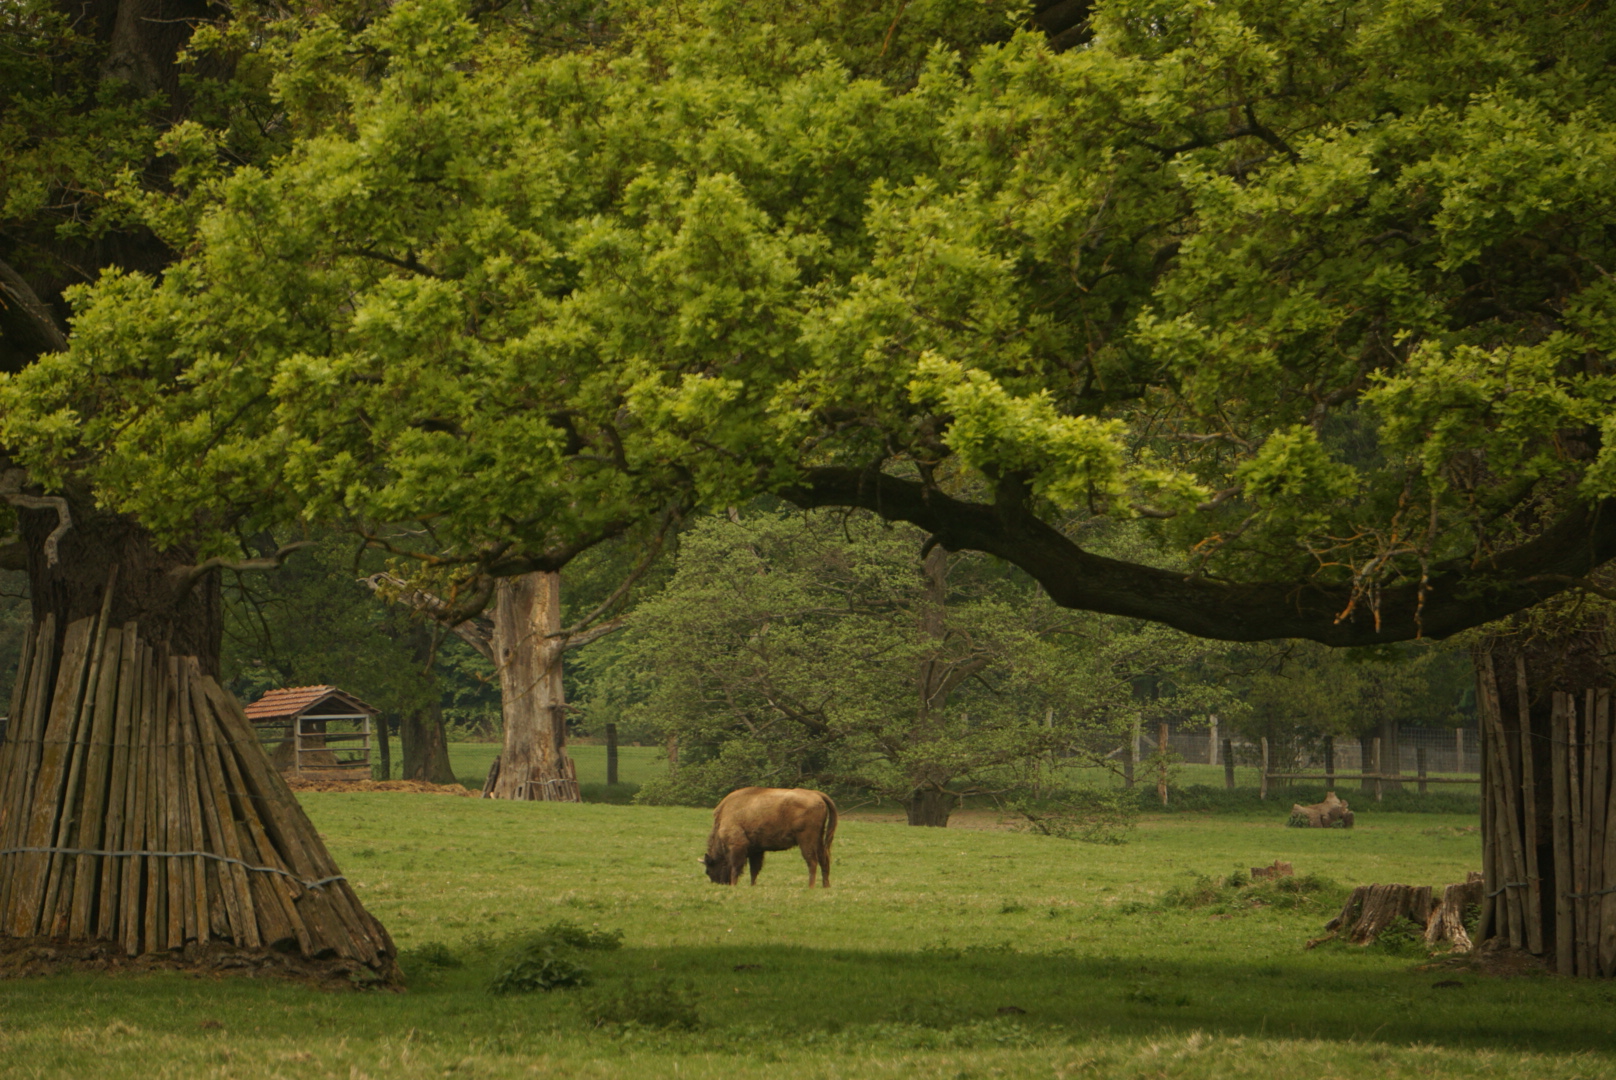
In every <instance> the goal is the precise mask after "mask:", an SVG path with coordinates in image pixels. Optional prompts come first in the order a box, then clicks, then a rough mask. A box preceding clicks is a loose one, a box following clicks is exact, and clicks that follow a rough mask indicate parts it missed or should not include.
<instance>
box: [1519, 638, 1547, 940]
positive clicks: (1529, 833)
mask: <svg viewBox="0 0 1616 1080" xmlns="http://www.w3.org/2000/svg"><path fill="white" fill-rule="evenodd" d="M1515 712H1516V715H1517V717H1518V719H1519V723H1520V732H1521V735H1520V768H1521V810H1522V813H1523V815H1524V817H1523V819H1522V826H1523V831H1522V843H1523V845H1524V846H1525V848H1526V947H1527V949H1529V950H1530V951H1531V952H1532V954H1533V955H1535V956H1542V955H1543V949H1544V941H1543V877H1542V874H1541V873H1540V868H1539V867H1538V816H1537V762H1536V758H1535V755H1534V752H1533V741H1534V740H1533V737H1532V699H1531V687H1530V685H1529V684H1528V683H1527V681H1526V657H1524V656H1522V655H1521V654H1520V653H1516V654H1515Z"/></svg>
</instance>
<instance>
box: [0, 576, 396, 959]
mask: <svg viewBox="0 0 1616 1080" xmlns="http://www.w3.org/2000/svg"><path fill="white" fill-rule="evenodd" d="M109 591H110V590H109ZM109 610H110V609H109V607H104V608H103V611H102V614H101V615H100V616H98V617H91V618H87V619H80V620H78V621H76V622H74V623H72V624H71V625H69V626H68V627H66V629H65V630H64V631H63V633H62V635H61V640H60V642H58V641H57V635H56V628H55V627H54V625H53V624H52V621H51V620H50V619H49V618H47V619H46V620H45V621H44V622H43V623H42V624H41V625H40V626H39V627H37V628H36V630H35V632H34V633H33V634H31V635H30V637H29V639H28V641H27V644H26V645H25V647H24V650H23V657H22V663H21V665H20V667H19V671H18V677H17V684H16V687H15V689H14V692H13V697H12V716H13V717H14V718H15V719H14V721H13V724H12V727H11V731H10V732H9V736H10V737H8V738H7V739H6V741H5V742H4V743H0V795H3V801H0V949H3V948H4V947H6V946H7V944H8V941H7V939H10V942H9V943H10V944H13V945H15V944H17V943H19V942H21V943H27V942H30V941H32V940H37V939H48V940H50V941H51V942H52V943H53V944H55V945H57V946H59V947H60V948H59V952H61V953H62V955H64V956H66V957H69V958H71V957H73V956H78V955H81V954H82V955H83V956H85V957H87V958H88V957H91V956H100V957H102V958H103V959H104V956H105V955H106V951H107V950H110V951H111V953H112V954H113V955H118V954H121V955H124V956H130V957H133V956H139V955H143V954H144V955H152V954H156V955H178V956H180V957H183V958H184V959H185V960H186V961H188V962H198V963H201V962H203V960H204V959H205V958H206V957H207V956H209V955H215V954H216V950H217V949H219V948H223V949H227V950H231V952H230V956H231V961H230V965H229V966H252V965H253V964H255V963H257V962H264V963H268V962H271V961H273V962H275V963H277V964H281V963H286V962H288V961H287V960H286V958H287V957H297V958H299V959H300V961H301V962H304V963H305V964H306V965H307V966H306V967H305V968H304V969H301V970H304V971H305V972H307V971H309V970H316V971H323V972H326V973H332V974H346V975H347V976H348V977H350V978H358V977H360V975H361V974H364V977H365V978H366V979H370V980H377V979H379V980H382V981H391V980H394V979H396V978H397V977H398V968H397V965H396V963H395V961H394V955H395V950H394V947H393V943H392V940H391V939H390V938H389V937H388V935H387V931H386V930H385V929H384V928H383V927H382V925H381V924H380V923H378V922H377V921H376V920H375V919H374V918H373V917H372V916H371V915H370V914H369V912H367V911H366V910H365V909H364V906H363V905H362V904H361V903H360V902H359V898H358V897H357V896H356V895H355V894H354V891H353V889H352V887H351V886H350V885H349V883H348V881H347V879H346V878H345V877H343V875H342V873H341V872H340V871H339V870H338V869H337V866H336V864H335V862H334V861H333V860H332V858H331V856H330V853H329V852H328V851H327V850H326V848H325V844H324V843H323V842H322V841H321V839H320V836H319V834H318V833H317V832H316V831H315V829H314V827H313V825H312V824H311V823H310V821H309V819H308V817H307V816H306V815H305V814H304V812H303V809H302V807H301V806H300V805H299V804H298V802H297V799H296V797H295V796H294V795H293V794H292V792H291V791H290V790H289V789H288V788H287V786H286V784H285V782H284V781H283V780H282V779H281V777H280V774H279V773H278V772H277V771H276V770H275V769H274V768H273V767H271V765H270V763H269V759H268V757H267V756H266V755H265V753H264V751H263V749H262V748H261V746H260V745H259V742H258V738H257V735H256V733H255V732H254V731H253V729H252V727H251V725H250V724H248V722H247V720H246V717H245V715H244V714H243V713H242V710H241V707H240V705H239V704H238V703H237V702H236V701H235V699H234V698H232V697H231V696H230V695H229V694H228V693H226V692H225V691H224V689H223V688H221V687H220V686H219V684H218V683H217V682H216V681H215V680H214V679H213V678H212V677H211V676H209V675H206V674H204V673H203V672H202V670H201V668H200V666H199V665H198V663H197V661H196V659H195V658H193V657H189V656H171V655H168V654H167V653H166V652H165V651H164V650H162V649H161V648H154V647H152V646H151V645H150V644H149V643H147V642H146V641H144V640H143V639H142V638H141V636H140V632H139V627H138V626H137V625H136V624H135V623H125V624H123V625H122V626H112V625H109V620H108V613H109ZM98 949H99V950H102V952H100V953H97V952H96V950H98ZM210 949H211V950H214V952H210ZM75 950H78V951H75ZM243 950H245V951H246V956H245V959H244V957H243V954H242V951H243ZM255 958H256V959H255Z"/></svg>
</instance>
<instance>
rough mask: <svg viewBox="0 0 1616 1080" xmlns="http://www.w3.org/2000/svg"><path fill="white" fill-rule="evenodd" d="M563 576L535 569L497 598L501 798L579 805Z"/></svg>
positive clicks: (508, 581)
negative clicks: (564, 664) (566, 674)
mask: <svg viewBox="0 0 1616 1080" xmlns="http://www.w3.org/2000/svg"><path fill="white" fill-rule="evenodd" d="M560 631H561V575H560V574H556V573H547V572H536V573H532V574H524V575H522V576H520V577H513V578H505V579H503V580H501V581H500V583H499V587H498V589H497V591H496V593H495V597H494V642H493V646H494V662H495V664H496V665H497V666H498V668H499V688H500V711H501V713H502V715H503V717H504V721H505V739H504V745H503V746H502V747H501V749H500V753H499V775H498V777H497V778H496V780H495V782H494V784H493V787H492V788H491V789H490V791H489V792H488V794H489V795H490V796H492V797H493V798H496V799H539V800H544V801H549V802H579V801H581V800H580V799H579V795H578V779H577V773H576V772H575V771H574V769H573V765H572V761H571V759H570V758H568V757H567V725H566V705H567V702H566V695H565V693H564V691H563V689H562V682H561V656H562V652H563V646H562V640H561V638H560V637H559V636H557V635H559V633H560Z"/></svg>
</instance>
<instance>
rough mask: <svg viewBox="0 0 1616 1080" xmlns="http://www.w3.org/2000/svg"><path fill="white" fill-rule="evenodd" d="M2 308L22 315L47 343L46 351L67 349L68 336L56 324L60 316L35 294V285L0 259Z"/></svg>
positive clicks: (0, 297) (0, 300) (0, 302)
mask: <svg viewBox="0 0 1616 1080" xmlns="http://www.w3.org/2000/svg"><path fill="white" fill-rule="evenodd" d="M0 306H4V307H8V308H12V309H13V310H16V311H19V312H21V313H22V315H23V317H24V318H26V319H27V320H28V323H29V325H30V326H31V327H32V328H33V330H34V332H35V333H36V334H38V335H39V337H40V339H41V340H42V341H44V343H45V351H47V352H65V351H66V350H67V335H66V334H64V333H63V332H62V328H61V327H60V326H58V325H57V324H56V317H55V316H54V315H52V314H51V309H50V308H48V307H46V306H45V303H44V301H42V300H40V298H39V294H38V293H36V292H34V290H33V288H32V286H30V285H29V284H28V282H26V281H24V280H23V277H22V275H21V274H19V273H17V271H16V270H15V269H14V268H13V267H12V265H11V264H10V263H8V262H6V261H5V260H4V259H0Z"/></svg>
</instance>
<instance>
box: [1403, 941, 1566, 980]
mask: <svg viewBox="0 0 1616 1080" xmlns="http://www.w3.org/2000/svg"><path fill="white" fill-rule="evenodd" d="M1414 970H1415V971H1437V972H1443V973H1445V974H1450V975H1451V974H1459V973H1464V974H1468V975H1486V976H1490V977H1492V978H1495V979H1518V978H1520V977H1521V976H1523V975H1547V974H1549V973H1550V970H1551V969H1550V967H1549V961H1548V959H1547V958H1546V957H1541V956H1533V955H1532V954H1531V953H1529V952H1527V951H1526V950H1525V949H1512V948H1510V947H1509V945H1508V944H1507V943H1505V942H1503V941H1502V940H1500V939H1498V938H1492V939H1491V940H1489V941H1484V942H1482V943H1481V947H1480V948H1479V949H1477V950H1476V951H1475V952H1469V953H1456V954H1453V955H1450V956H1444V957H1443V958H1442V959H1440V960H1437V961H1434V962H1432V963H1429V964H1421V965H1420V966H1419V967H1417V968H1415V969H1414Z"/></svg>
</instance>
